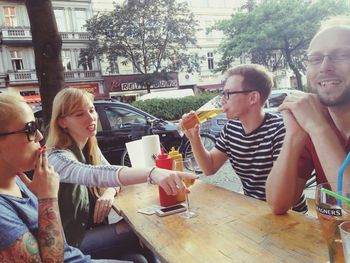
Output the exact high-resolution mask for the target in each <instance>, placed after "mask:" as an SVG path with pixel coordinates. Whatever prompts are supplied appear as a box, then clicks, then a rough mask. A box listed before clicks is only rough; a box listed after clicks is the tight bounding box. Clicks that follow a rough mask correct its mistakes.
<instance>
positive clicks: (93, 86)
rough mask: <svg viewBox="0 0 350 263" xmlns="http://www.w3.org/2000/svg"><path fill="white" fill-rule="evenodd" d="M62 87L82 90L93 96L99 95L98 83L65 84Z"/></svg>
mask: <svg viewBox="0 0 350 263" xmlns="http://www.w3.org/2000/svg"><path fill="white" fill-rule="evenodd" d="M64 87H65V88H77V89H83V90H86V91H87V92H90V93H92V94H94V95H98V94H99V89H98V83H65V84H64Z"/></svg>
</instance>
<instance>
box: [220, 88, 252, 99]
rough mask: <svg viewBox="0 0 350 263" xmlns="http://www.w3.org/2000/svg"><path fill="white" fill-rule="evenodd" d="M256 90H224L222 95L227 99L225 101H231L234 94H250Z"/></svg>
mask: <svg viewBox="0 0 350 263" xmlns="http://www.w3.org/2000/svg"><path fill="white" fill-rule="evenodd" d="M253 91H255V90H238V91H230V90H224V91H222V92H221V95H222V96H223V97H224V98H225V100H229V99H230V95H233V94H241V93H249V92H253Z"/></svg>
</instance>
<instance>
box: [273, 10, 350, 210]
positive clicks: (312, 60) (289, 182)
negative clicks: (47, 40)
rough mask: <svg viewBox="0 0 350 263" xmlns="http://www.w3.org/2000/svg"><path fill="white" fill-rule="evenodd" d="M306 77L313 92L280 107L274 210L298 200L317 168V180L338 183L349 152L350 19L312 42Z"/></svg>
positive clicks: (325, 28)
mask: <svg viewBox="0 0 350 263" xmlns="http://www.w3.org/2000/svg"><path fill="white" fill-rule="evenodd" d="M307 80H308V86H309V88H310V89H311V91H312V92H313V94H298V95H291V96H288V97H287V98H286V99H285V101H284V103H283V104H282V105H281V106H280V108H279V109H280V110H281V111H282V113H283V117H284V121H285V126H286V136H285V139H284V142H283V147H282V149H281V153H280V155H279V157H278V159H277V161H276V163H275V165H274V167H273V169H272V170H271V173H270V175H269V177H268V180H267V184H266V188H267V189H266V190H267V201H268V203H269V205H270V206H271V209H272V211H273V213H275V214H283V213H285V212H287V211H288V210H289V208H290V207H292V206H293V204H295V203H296V200H297V199H296V196H298V194H299V193H301V191H302V189H303V187H304V185H305V183H306V181H307V180H308V179H309V178H310V174H311V172H312V171H313V170H314V169H315V171H316V181H317V183H318V184H319V183H324V182H327V181H328V182H337V172H338V170H339V168H340V166H341V164H342V162H343V160H344V159H345V156H346V154H347V153H348V152H349V150H350V17H335V18H332V19H330V20H328V21H326V22H325V23H324V24H323V25H322V26H321V29H320V30H319V32H318V33H317V34H316V35H315V36H314V38H313V39H312V40H311V43H310V46H309V49H308V65H307ZM349 172H350V170H349V169H347V170H346V171H345V173H344V181H348V180H349Z"/></svg>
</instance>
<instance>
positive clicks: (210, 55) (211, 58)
mask: <svg viewBox="0 0 350 263" xmlns="http://www.w3.org/2000/svg"><path fill="white" fill-rule="evenodd" d="M207 58H208V69H214V56H213V52H208V53H207Z"/></svg>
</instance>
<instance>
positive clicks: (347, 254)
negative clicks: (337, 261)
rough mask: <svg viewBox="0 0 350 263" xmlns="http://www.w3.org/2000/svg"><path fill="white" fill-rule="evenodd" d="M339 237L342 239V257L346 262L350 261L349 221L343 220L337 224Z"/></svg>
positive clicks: (349, 262)
mask: <svg viewBox="0 0 350 263" xmlns="http://www.w3.org/2000/svg"><path fill="white" fill-rule="evenodd" d="M339 229H340V235H341V239H342V241H343V250H344V258H345V262H346V263H350V221H345V222H343V223H341V224H340V225H339Z"/></svg>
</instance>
